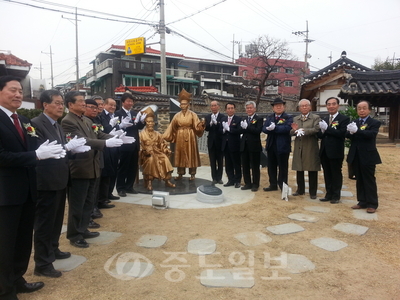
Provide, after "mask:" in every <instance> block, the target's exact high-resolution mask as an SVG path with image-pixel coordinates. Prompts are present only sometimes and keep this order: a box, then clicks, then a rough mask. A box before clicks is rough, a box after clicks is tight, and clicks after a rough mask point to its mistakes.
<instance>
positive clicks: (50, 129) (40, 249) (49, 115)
mask: <svg viewBox="0 0 400 300" xmlns="http://www.w3.org/2000/svg"><path fill="white" fill-rule="evenodd" d="M40 102H41V103H42V107H43V113H42V114H41V115H39V116H38V117H36V118H34V119H32V125H33V126H34V127H35V128H36V133H37V135H38V136H39V142H40V143H42V142H45V141H46V140H49V141H50V142H52V141H57V143H59V144H62V145H65V146H64V147H65V149H67V150H69V151H74V153H77V152H85V151H88V150H89V149H90V147H88V146H84V145H85V143H86V140H85V139H84V138H81V139H73V140H72V141H70V142H69V143H67V141H66V137H65V134H64V132H63V130H62V128H61V126H60V125H59V124H58V123H57V120H58V119H59V118H60V117H62V115H63V112H64V100H63V98H62V96H61V93H60V92H59V91H57V90H47V91H44V92H42V94H41V95H40ZM80 149H81V150H80ZM36 174H37V189H38V192H37V195H38V197H37V203H36V216H35V225H34V229H35V234H34V247H35V255H34V259H35V271H34V273H35V275H38V276H47V277H60V276H61V275H62V273H61V272H60V271H57V270H55V269H54V266H53V262H54V261H55V260H56V259H64V258H68V257H70V256H71V253H69V252H62V251H60V249H59V248H58V247H59V239H60V235H61V228H62V224H63V219H64V210H65V200H66V191H67V184H68V180H69V167H68V160H67V157H65V158H61V159H47V160H41V161H39V162H38V163H37V166H36Z"/></svg>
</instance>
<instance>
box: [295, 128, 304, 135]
mask: <svg viewBox="0 0 400 300" xmlns="http://www.w3.org/2000/svg"><path fill="white" fill-rule="evenodd" d="M295 133H296V135H297V136H298V137H300V136H302V135H304V129H303V128H299V129H297V130H296V131H295Z"/></svg>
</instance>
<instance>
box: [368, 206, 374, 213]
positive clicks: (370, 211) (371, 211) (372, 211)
mask: <svg viewBox="0 0 400 300" xmlns="http://www.w3.org/2000/svg"><path fill="white" fill-rule="evenodd" d="M375 212H376V208H372V207H368V208H367V213H369V214H373V213H375Z"/></svg>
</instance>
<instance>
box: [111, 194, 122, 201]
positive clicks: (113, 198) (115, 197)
mask: <svg viewBox="0 0 400 300" xmlns="http://www.w3.org/2000/svg"><path fill="white" fill-rule="evenodd" d="M108 199H110V200H119V199H121V198H120V197H117V196H114V195H113V194H111V195H109V196H108Z"/></svg>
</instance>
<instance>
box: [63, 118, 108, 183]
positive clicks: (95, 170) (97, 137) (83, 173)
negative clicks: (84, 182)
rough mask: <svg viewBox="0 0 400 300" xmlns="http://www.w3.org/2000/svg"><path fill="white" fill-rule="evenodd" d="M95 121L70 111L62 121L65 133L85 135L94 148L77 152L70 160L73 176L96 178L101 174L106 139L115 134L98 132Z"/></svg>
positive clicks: (87, 141) (89, 144) (87, 142)
mask: <svg viewBox="0 0 400 300" xmlns="http://www.w3.org/2000/svg"><path fill="white" fill-rule="evenodd" d="M92 125H93V122H92V121H91V120H90V119H89V118H86V117H84V116H82V117H78V116H77V115H75V114H74V113H71V112H70V113H68V114H67V115H66V116H65V117H64V118H63V119H62V121H61V126H62V128H63V130H64V133H65V134H66V135H68V136H71V138H73V137H74V136H75V135H77V136H78V137H84V138H85V139H86V145H88V146H90V147H91V148H92V149H91V150H89V151H88V152H84V153H77V154H75V155H74V156H73V157H71V159H70V160H69V167H70V171H71V178H81V179H94V178H98V177H99V176H100V155H102V152H101V151H102V150H103V149H104V147H105V141H104V140H107V139H109V138H112V137H113V136H112V135H110V134H106V133H104V132H102V131H100V130H99V131H97V133H96V132H95V131H94V130H93V128H92Z"/></svg>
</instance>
